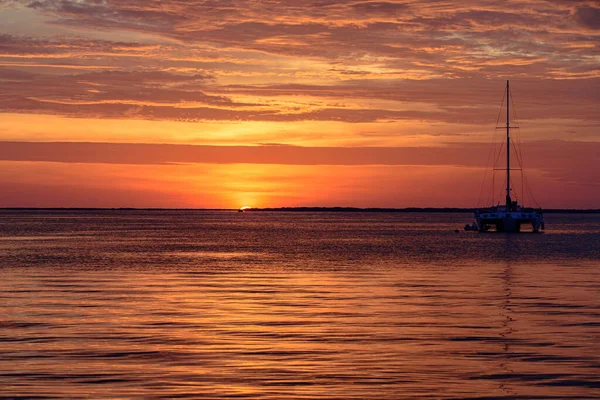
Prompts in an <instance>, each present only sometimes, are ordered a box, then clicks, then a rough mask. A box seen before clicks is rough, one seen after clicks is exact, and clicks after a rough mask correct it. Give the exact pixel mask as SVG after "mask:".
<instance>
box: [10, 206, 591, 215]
mask: <svg viewBox="0 0 600 400" xmlns="http://www.w3.org/2000/svg"><path fill="white" fill-rule="evenodd" d="M474 210H475V208H460V207H406V208H376V207H369V208H359V207H277V208H250V209H247V210H245V211H244V212H264V211H268V212H343V213H353V212H354V213H356V212H368V213H470V212H473V211H474ZM0 211H238V209H236V208H135V207H113V208H86V207H40V208H36V207H4V208H0ZM543 212H544V213H546V214H600V209H560V208H550V209H544V210H543Z"/></svg>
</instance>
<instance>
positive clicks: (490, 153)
mask: <svg viewBox="0 0 600 400" xmlns="http://www.w3.org/2000/svg"><path fill="white" fill-rule="evenodd" d="M505 97H506V93H504V95H503V96H502V102H501V103H500V110H499V111H498V117H497V118H496V125H495V126H498V123H499V121H500V114H501V113H502V104H504V100H505ZM496 136H497V135H496V129H494V133H493V135H492V145H491V146H490V150H489V152H488V156H487V160H486V161H485V169H484V173H483V180H482V181H481V187H480V188H479V197H478V198H477V208H479V207H480V206H481V197H482V195H483V190H484V186H485V182H486V180H487V174H488V170H489V169H490V166H491V168H492V170H493V169H494V168H495V166H496V162H497V160H496V161H495V162H494V164H492V165H490V161H491V159H492V154H493V153H494V150H495V146H496ZM494 175H495V172H494V171H492V193H493V188H494ZM493 198H494V195H493V194H492V201H493ZM486 203H487V204H489V203H490V202H489V195H488V198H487V199H486Z"/></svg>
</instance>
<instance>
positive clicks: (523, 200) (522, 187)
mask: <svg viewBox="0 0 600 400" xmlns="http://www.w3.org/2000/svg"><path fill="white" fill-rule="evenodd" d="M523 176H524V175H523V168H521V196H523V199H522V200H521V201H522V202H523V206H525V189H524V186H523V185H524V183H523Z"/></svg>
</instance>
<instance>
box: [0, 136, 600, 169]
mask: <svg viewBox="0 0 600 400" xmlns="http://www.w3.org/2000/svg"><path fill="white" fill-rule="evenodd" d="M0 144H1V146H0V160H2V161H43V162H63V163H103V164H173V163H199V164H241V163H247V164H280V165H430V166H441V165H454V166H469V167H486V166H487V167H490V166H489V165H488V164H489V158H488V154H489V151H490V145H489V144H482V143H463V144H458V143H456V144H447V145H445V146H420V147H302V146H289V145H284V146H282V145H273V144H267V145H261V146H200V145H174V144H142V143H118V144H117V143H78V142H0ZM522 147H523V149H522V152H524V153H525V154H527V155H528V156H527V160H526V167H527V168H537V169H546V170H552V169H557V170H562V169H563V168H562V167H561V166H564V165H569V168H575V169H579V170H585V168H588V165H589V164H590V163H593V162H594V161H595V159H596V157H597V154H600V143H597V142H567V141H557V140H555V141H538V142H532V143H527V144H523V146H522ZM575 153H576V154H578V159H577V160H572V159H571V157H570V154H575ZM576 167H577V168H576ZM490 168H491V167H490Z"/></svg>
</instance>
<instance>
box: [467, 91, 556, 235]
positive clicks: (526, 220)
mask: <svg viewBox="0 0 600 400" xmlns="http://www.w3.org/2000/svg"><path fill="white" fill-rule="evenodd" d="M511 128H515V127H512V126H510V82H509V81H506V203H505V204H503V205H501V204H497V205H495V206H491V207H488V208H478V209H476V210H475V213H474V215H473V224H472V225H465V230H477V231H479V232H487V231H489V230H493V229H495V230H496V232H521V226H523V225H525V226H527V225H531V228H532V231H533V232H539V231H540V229H542V230H543V229H544V215H543V213H542V210H541V208H527V207H524V206H522V205H520V204H518V202H517V201H516V200H513V199H512V197H511V191H512V189H511V182H510V171H511V166H510V130H511ZM502 169H504V168H502Z"/></svg>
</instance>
